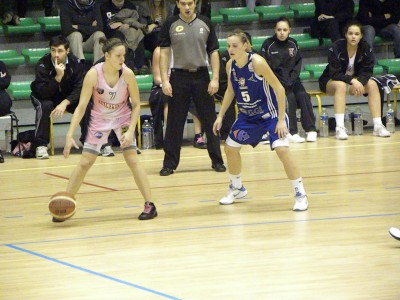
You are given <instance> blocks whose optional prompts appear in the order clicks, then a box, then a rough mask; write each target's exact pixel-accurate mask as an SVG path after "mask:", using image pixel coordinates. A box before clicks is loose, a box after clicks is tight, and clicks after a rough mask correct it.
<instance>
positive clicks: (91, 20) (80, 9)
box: [60, 0, 105, 62]
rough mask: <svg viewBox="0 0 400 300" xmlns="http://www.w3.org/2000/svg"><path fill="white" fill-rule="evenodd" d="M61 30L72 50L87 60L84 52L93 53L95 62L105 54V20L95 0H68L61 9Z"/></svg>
mask: <svg viewBox="0 0 400 300" xmlns="http://www.w3.org/2000/svg"><path fill="white" fill-rule="evenodd" d="M60 21H61V32H62V34H63V35H64V36H66V37H67V39H68V41H69V43H70V47H71V52H72V53H73V54H74V55H75V56H76V57H78V58H79V59H81V60H85V56H84V55H83V52H89V53H93V62H96V61H98V60H99V59H100V58H101V57H102V56H103V55H104V54H103V51H102V50H101V48H102V43H101V40H102V39H105V35H104V33H103V20H102V18H101V12H100V4H99V3H96V2H95V1H94V0H86V1H85V0H67V1H65V3H64V4H63V5H62V6H61V10H60Z"/></svg>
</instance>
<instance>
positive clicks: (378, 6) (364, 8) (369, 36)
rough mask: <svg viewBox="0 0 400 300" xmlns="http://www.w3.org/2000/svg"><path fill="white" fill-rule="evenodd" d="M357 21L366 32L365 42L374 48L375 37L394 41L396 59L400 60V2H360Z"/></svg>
mask: <svg viewBox="0 0 400 300" xmlns="http://www.w3.org/2000/svg"><path fill="white" fill-rule="evenodd" d="M359 5H360V6H359V10H358V14H357V19H358V20H359V21H360V23H361V24H362V25H364V27H363V31H364V40H366V41H367V43H368V44H369V45H370V47H371V48H373V45H374V38H375V35H378V36H380V37H383V38H385V39H389V40H393V47H394V57H395V58H400V27H399V25H398V23H399V21H400V1H398V0H360V3H359Z"/></svg>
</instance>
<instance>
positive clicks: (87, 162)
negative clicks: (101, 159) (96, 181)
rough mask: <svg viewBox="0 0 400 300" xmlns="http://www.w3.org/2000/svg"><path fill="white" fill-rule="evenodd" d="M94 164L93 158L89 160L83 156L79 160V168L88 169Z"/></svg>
mask: <svg viewBox="0 0 400 300" xmlns="http://www.w3.org/2000/svg"><path fill="white" fill-rule="evenodd" d="M93 164H94V160H93V161H92V160H89V159H87V158H85V157H82V158H81V161H80V162H79V168H81V169H82V170H84V171H88V170H89V169H90V168H91V167H92V166H93Z"/></svg>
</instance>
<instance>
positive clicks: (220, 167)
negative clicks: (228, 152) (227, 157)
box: [211, 163, 226, 172]
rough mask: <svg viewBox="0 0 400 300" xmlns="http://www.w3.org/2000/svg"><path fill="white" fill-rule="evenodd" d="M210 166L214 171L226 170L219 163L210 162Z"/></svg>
mask: <svg viewBox="0 0 400 300" xmlns="http://www.w3.org/2000/svg"><path fill="white" fill-rule="evenodd" d="M211 167H212V168H213V169H214V171H215V172H225V171H226V168H225V166H224V164H221V163H216V164H212V166H211Z"/></svg>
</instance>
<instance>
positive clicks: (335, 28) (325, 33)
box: [311, 0, 354, 42]
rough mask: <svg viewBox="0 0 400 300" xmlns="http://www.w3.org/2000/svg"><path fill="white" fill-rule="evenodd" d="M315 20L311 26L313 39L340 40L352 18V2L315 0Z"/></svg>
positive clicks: (347, 0)
mask: <svg viewBox="0 0 400 300" xmlns="http://www.w3.org/2000/svg"><path fill="white" fill-rule="evenodd" d="M314 2H315V18H314V21H313V23H312V24H311V35H312V37H314V38H319V39H320V41H321V40H322V38H330V39H331V40H332V42H335V41H337V40H338V39H340V38H342V32H343V28H344V26H345V25H346V24H347V22H349V21H350V20H351V19H352V18H353V13H354V2H353V0H315V1H314Z"/></svg>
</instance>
